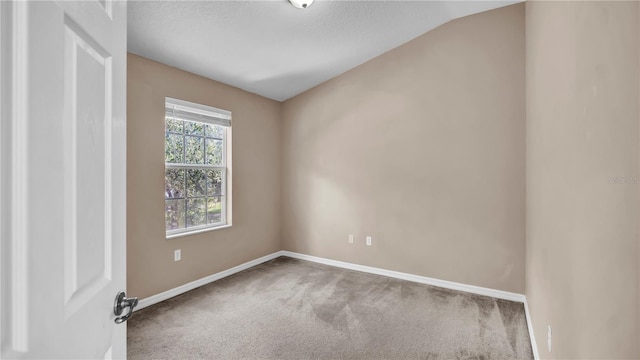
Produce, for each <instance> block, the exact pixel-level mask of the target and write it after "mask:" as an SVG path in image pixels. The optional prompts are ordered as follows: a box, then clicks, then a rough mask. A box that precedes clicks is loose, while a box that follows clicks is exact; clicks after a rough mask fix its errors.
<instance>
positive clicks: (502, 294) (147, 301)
mask: <svg viewBox="0 0 640 360" xmlns="http://www.w3.org/2000/svg"><path fill="white" fill-rule="evenodd" d="M280 256H287V257H290V258H294V259H300V260H306V261H312V262H315V263H319V264H325V265H329V266H335V267H339V268H343V269H349V270H356V271H362V272H366V273H370V274H376V275H382V276H388V277H391V278H396V279H401V280H407V281H413V282H417V283H421V284H427V285H433V286H438V287H442V288H446V289H452V290H458V291H464V292H468V293H473V294H478V295H484V296H490V297H493V298H496V299H503V300H509V301H516V302H521V303H523V304H524V309H525V315H526V318H527V326H528V328H529V337H530V338H531V347H532V350H533V356H534V358H535V359H536V360H537V359H540V356H539V354H538V347H537V344H536V341H535V337H534V335H533V326H532V325H531V317H530V315H529V306H528V305H527V299H526V297H525V296H524V294H518V293H512V292H508V291H502V290H496V289H490V288H485V287H480V286H474V285H467V284H462V283H457V282H453V281H447V280H439V279H434V278H430V277H426V276H420V275H413V274H407V273H403V272H399V271H392V270H385V269H380V268H375V267H371V266H365V265H358V264H353V263H348V262H344V261H337V260H331V259H326V258H321V257H317V256H311V255H305V254H300V253H295V252H291V251H277V252H275V253H273V254H269V255H266V256H263V257H261V258H258V259H255V260H251V261H248V262H246V263H244V264H240V265H238V266H235V267H232V268H231V269H228V270H224V271H221V272H219V273H215V274H213V275H209V276H207V277H204V278H202V279H198V280H195V281H192V282H190V283H187V284H184V285H181V286H178V287H176V288H173V289H171V290H167V291H165V292H162V293H160V294H157V295H153V296H150V297H147V298H144V299H142V300H140V302H138V306H137V307H136V309H135V310H136V311H137V310H141V309H144V308H146V307H148V306H151V305H154V304H157V303H159V302H161V301H164V300H167V299H170V298H172V297H174V296H177V295H180V294H182V293H185V292H187V291H189V290H193V289H195V288H197V287H200V286H203V285H206V284H208V283H211V282H214V281H216V280H219V279H222V278H225V277H227V276H229V275H233V274H235V273H237V272H240V271H242V270H246V269H248V268H250V267H253V266H256V265H259V264H262V263H264V262H267V261H269V260H273V259H275V258H277V257H280Z"/></svg>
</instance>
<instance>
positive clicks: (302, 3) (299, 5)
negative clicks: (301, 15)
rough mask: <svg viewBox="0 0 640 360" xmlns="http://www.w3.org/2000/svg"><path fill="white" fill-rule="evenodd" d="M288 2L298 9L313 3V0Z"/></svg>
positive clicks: (292, 0)
mask: <svg viewBox="0 0 640 360" xmlns="http://www.w3.org/2000/svg"><path fill="white" fill-rule="evenodd" d="M289 2H290V3H291V5H293V6H295V7H297V8H298V9H306V8H308V7H309V5H311V3H313V0H289Z"/></svg>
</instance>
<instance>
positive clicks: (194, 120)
mask: <svg viewBox="0 0 640 360" xmlns="http://www.w3.org/2000/svg"><path fill="white" fill-rule="evenodd" d="M164 121H165V136H164V139H165V143H164V144H165V145H164V161H165V173H164V184H165V193H164V197H165V229H166V233H167V237H170V236H171V235H176V234H181V233H186V232H192V231H198V230H206V229H210V228H216V227H220V226H224V225H228V222H227V220H228V219H229V214H228V213H227V210H228V208H229V207H230V206H228V205H229V204H228V203H227V202H228V196H227V181H228V176H229V171H228V170H229V168H228V167H229V162H230V161H229V160H230V159H229V158H228V156H227V154H228V147H229V146H230V141H229V138H230V132H231V113H230V112H229V111H226V110H220V109H216V108H213V107H209V106H204V105H198V104H194V103H190V102H186V101H182V100H176V99H171V98H166V104H165V118H164Z"/></svg>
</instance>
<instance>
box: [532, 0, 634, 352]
mask: <svg viewBox="0 0 640 360" xmlns="http://www.w3.org/2000/svg"><path fill="white" fill-rule="evenodd" d="M638 19H639V9H638V2H590V1H580V2H547V1H543V2H530V1H527V5H526V47H527V75H526V81H527V128H526V139H527V217H526V218H527V230H526V232H527V269H526V270H527V271H526V275H527V281H526V295H527V300H528V303H529V309H530V311H531V315H532V318H533V321H532V323H533V325H534V333H535V335H536V338H537V339H536V340H537V342H538V349H539V351H540V355H541V357H542V358H556V359H569V358H575V359H586V358H600V359H605V358H606V359H614V358H624V359H631V358H638V357H640V349H639V348H638V344H639V343H640V334H639V329H638V324H639V322H638V318H639V317H638V316H639V314H638V311H639V306H640V304H639V302H638V281H639V279H638V270H639V269H638V251H639V249H638V225H639V224H638V215H639V212H638V207H639V199H638V189H639V187H638V176H640V173H639V156H638V154H639V150H640V149H639V146H638V136H639V133H638V131H639V130H640V129H639V126H638V121H639V115H640V114H639V112H638V100H639V96H640V93H639V88H638V85H639V82H638V81H639V76H640V74H639V73H638V67H639V65H640V62H639V57H638V50H639V42H640V37H639V28H638ZM617 177H619V178H621V179H615V178H617ZM612 178H614V179H613V181H612ZM548 324H549V325H551V326H552V329H553V351H552V352H551V353H549V352H548V350H547V325H548Z"/></svg>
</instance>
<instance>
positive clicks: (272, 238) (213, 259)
mask: <svg viewBox="0 0 640 360" xmlns="http://www.w3.org/2000/svg"><path fill="white" fill-rule="evenodd" d="M127 66H128V71H127V74H128V75H127V76H128V81H127V83H128V88H127V117H128V124H127V133H128V134H127V172H128V174H127V282H128V284H127V291H128V293H129V294H131V295H135V296H138V297H141V298H144V297H147V296H150V295H155V294H157V293H160V292H162V291H165V290H168V289H171V288H174V287H176V286H180V285H183V284H185V283H188V282H190V281H193V280H196V279H199V278H202V277H204V276H207V275H211V274H213V273H216V272H218V271H221V270H226V269H229V268H231V267H233V266H236V265H238V264H241V263H243V262H246V261H248V260H253V259H256V258H258V257H261V256H264V255H266V254H270V253H272V252H275V251H278V250H280V214H279V209H280V173H281V169H280V145H279V143H280V123H281V121H280V119H281V104H280V103H278V102H276V101H272V100H268V99H265V98H263V97H260V96H258V95H254V94H250V93H247V92H245V91H242V90H239V89H236V88H233V87H230V86H227V85H223V84H220V83H218V82H215V81H212V80H209V79H205V78H203V77H199V76H196V75H193V74H190V73H187V72H184V71H181V70H178V69H175V68H172V67H169V66H166V65H162V64H160V63H157V62H154V61H151V60H148V59H145V58H142V57H139V56H136V55H132V54H129V56H128V64H127ZM165 96H169V97H173V98H177V99H182V100H187V101H191V102H196V103H200V104H205V105H210V106H214V107H218V108H222V109H226V110H230V111H232V112H233V124H232V126H233V152H232V154H233V170H232V171H233V226H232V227H231V228H228V229H224V230H215V231H210V232H206V233H202V234H198V235H191V236H185V237H180V238H175V239H170V240H167V239H165V230H164V199H163V197H162V194H163V193H164V101H165ZM178 248H180V249H182V260H181V261H179V262H174V261H173V251H174V250H175V249H178Z"/></svg>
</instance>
